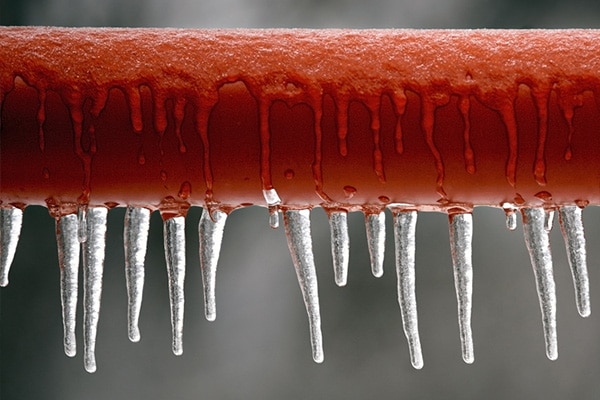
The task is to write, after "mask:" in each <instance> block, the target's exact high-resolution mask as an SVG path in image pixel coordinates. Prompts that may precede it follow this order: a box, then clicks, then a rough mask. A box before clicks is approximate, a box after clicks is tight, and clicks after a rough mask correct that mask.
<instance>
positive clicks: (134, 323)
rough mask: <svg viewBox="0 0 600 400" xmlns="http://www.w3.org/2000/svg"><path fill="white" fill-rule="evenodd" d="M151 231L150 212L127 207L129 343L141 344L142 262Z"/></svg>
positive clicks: (126, 247)
mask: <svg viewBox="0 0 600 400" xmlns="http://www.w3.org/2000/svg"><path fill="white" fill-rule="evenodd" d="M149 229H150V210H149V209H147V208H143V207H127V210H126V211H125V224H124V228H123V238H124V240H123V246H124V250H125V282H126V285H127V335H128V336H129V340H131V341H132V342H139V341H140V328H139V325H138V321H139V319H140V310H141V308H142V295H143V293H144V274H145V271H144V262H145V260H146V249H147V246H148V230H149Z"/></svg>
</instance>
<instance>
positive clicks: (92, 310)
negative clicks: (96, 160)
mask: <svg viewBox="0 0 600 400" xmlns="http://www.w3.org/2000/svg"><path fill="white" fill-rule="evenodd" d="M107 214H108V209H106V208H105V207H90V208H89V209H88V210H87V224H86V226H87V232H86V241H85V242H84V244H83V363H84V367H85V370H86V371H87V372H90V373H91V372H95V371H96V354H95V349H96V332H97V329H98V317H99V315H100V297H101V295H102V274H103V271H104V248H105V245H106V216H107ZM80 226H81V225H80Z"/></svg>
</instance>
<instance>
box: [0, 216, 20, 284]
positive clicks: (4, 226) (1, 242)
mask: <svg viewBox="0 0 600 400" xmlns="http://www.w3.org/2000/svg"><path fill="white" fill-rule="evenodd" d="M22 223H23V210H21V209H20V208H16V207H10V208H6V207H2V208H0V286H2V287H4V286H6V285H8V271H9V270H10V265H11V264H12V261H13V258H14V257H15V251H16V250H17V244H18V243H19V235H20V234H21V225H22Z"/></svg>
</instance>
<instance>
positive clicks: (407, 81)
mask: <svg viewBox="0 0 600 400" xmlns="http://www.w3.org/2000/svg"><path fill="white" fill-rule="evenodd" d="M0 43H2V45H0V104H1V107H2V108H1V110H2V118H1V140H2V142H1V143H2V145H1V148H0V171H1V176H0V179H1V180H0V183H1V185H0V201H1V204H2V205H8V204H12V205H18V206H22V205H28V204H46V205H49V206H52V207H54V206H56V207H59V208H58V209H56V210H55V211H57V212H58V213H59V214H64V213H69V212H73V211H74V208H75V207H76V206H77V204H87V203H89V204H90V205H98V204H107V205H109V206H114V205H117V204H120V205H127V204H135V205H143V206H149V207H161V208H163V209H164V208H166V207H170V206H175V207H176V209H174V210H173V211H174V212H175V213H180V212H185V209H187V207H188V206H189V205H204V204H207V205H209V206H213V207H220V208H222V209H224V210H230V209H232V208H236V207H240V206H245V205H249V204H258V205H264V204H265V198H264V197H263V191H268V190H270V189H275V190H276V192H277V194H278V195H279V197H280V198H281V201H282V203H281V204H282V205H283V206H288V207H299V208H303V207H310V206H315V205H323V206H327V207H337V208H346V209H366V210H371V209H378V208H382V207H384V206H385V205H388V204H391V203H401V204H405V205H406V207H409V208H413V207H414V208H419V209H439V210H448V209H452V208H454V207H459V208H465V209H467V210H468V209H470V208H471V207H472V206H473V205H491V206H501V205H502V204H503V203H510V206H515V207H517V208H520V207H523V206H525V205H541V204H544V205H546V206H548V207H553V206H555V205H559V204H573V203H577V204H580V205H585V204H588V203H592V204H600V192H599V185H598V183H599V178H600V176H599V175H600V157H598V156H597V150H596V149H597V148H598V145H600V135H598V134H597V132H598V130H599V129H600V126H599V125H600V123H599V121H600V119H599V118H598V114H599V112H598V107H597V104H596V102H597V100H596V99H597V98H598V97H597V95H598V91H599V90H600V58H599V57H598V54H599V51H600V48H599V45H598V43H600V32H596V31H586V30H569V31H486V30H483V31H406V30H389V31H387V30H383V31H380V30H367V31H345V30H325V31H311V30H261V31H254V30H240V31H238V30H212V31H205V30H172V29H61V28H0ZM52 207H51V208H52ZM61 207H62V208H61Z"/></svg>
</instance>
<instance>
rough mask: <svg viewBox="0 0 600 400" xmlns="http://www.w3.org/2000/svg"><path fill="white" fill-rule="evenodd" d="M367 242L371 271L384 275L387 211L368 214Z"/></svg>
mask: <svg viewBox="0 0 600 400" xmlns="http://www.w3.org/2000/svg"><path fill="white" fill-rule="evenodd" d="M366 226H367V243H368V246H369V255H370V257H371V272H372V273H373V276H375V277H376V278H379V277H381V276H383V257H384V254H385V212H383V211H382V212H380V213H379V214H367V217H366Z"/></svg>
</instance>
